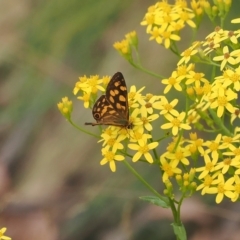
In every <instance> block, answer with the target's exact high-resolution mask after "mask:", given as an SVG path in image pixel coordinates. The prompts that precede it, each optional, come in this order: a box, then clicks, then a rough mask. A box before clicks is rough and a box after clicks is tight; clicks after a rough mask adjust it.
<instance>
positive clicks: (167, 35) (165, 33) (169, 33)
mask: <svg viewBox="0 0 240 240" xmlns="http://www.w3.org/2000/svg"><path fill="white" fill-rule="evenodd" d="M162 36H163V37H164V38H170V36H171V32H163V33H162Z"/></svg>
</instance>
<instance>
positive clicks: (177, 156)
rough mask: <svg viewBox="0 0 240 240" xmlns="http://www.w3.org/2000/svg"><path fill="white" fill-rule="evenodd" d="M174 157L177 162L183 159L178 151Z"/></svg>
mask: <svg viewBox="0 0 240 240" xmlns="http://www.w3.org/2000/svg"><path fill="white" fill-rule="evenodd" d="M175 157H176V159H178V160H181V159H182V158H183V153H182V152H181V151H178V152H176V153H175Z"/></svg>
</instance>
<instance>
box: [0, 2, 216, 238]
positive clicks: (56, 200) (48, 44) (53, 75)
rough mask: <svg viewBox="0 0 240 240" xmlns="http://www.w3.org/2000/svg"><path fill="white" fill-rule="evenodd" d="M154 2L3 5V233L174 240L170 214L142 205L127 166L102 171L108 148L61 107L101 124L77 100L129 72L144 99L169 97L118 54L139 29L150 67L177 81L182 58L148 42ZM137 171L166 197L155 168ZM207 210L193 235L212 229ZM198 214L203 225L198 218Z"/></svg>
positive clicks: (188, 216)
mask: <svg viewBox="0 0 240 240" xmlns="http://www.w3.org/2000/svg"><path fill="white" fill-rule="evenodd" d="M154 3H155V1H144V0H132V1H129V0H112V1H109V0H98V1H93V0H88V1H87V0H69V1H63V0H58V1H57V0H49V1H46V0H42V1H37V0H36V1H26V0H21V1H13V0H2V1H0V26H1V35H0V42H1V45H0V84H1V87H0V92H1V94H0V109H1V114H0V131H1V135H0V136H1V138H0V140H1V146H0V194H1V215H0V228H1V227H7V228H8V231H7V234H6V235H7V236H11V237H12V239H14V240H30V239H31V240H32V239H34V240H42V239H44V240H58V239H59V240H78V239H84V240H85V239H86V240H87V239H90V240H91V239H93V240H95V239H96V240H97V239H98V240H125V239H136V240H141V239H153V240H155V239H168V240H171V239H175V238H174V236H173V234H172V229H171V226H170V225H169V223H170V222H171V213H170V212H169V211H166V210H163V209H159V208H157V207H155V206H151V205H148V204H146V203H144V202H142V201H140V200H139V198H138V197H139V196H143V195H149V192H148V191H147V190H146V189H145V187H144V186H142V185H141V184H140V183H138V181H137V180H136V179H135V178H134V177H133V176H132V175H131V174H130V173H129V172H127V170H126V169H125V167H124V165H123V164H118V165H117V172H116V173H114V174H113V173H111V172H110V169H109V168H108V166H107V165H105V166H104V167H101V166H100V165H99V161H100V160H101V158H102V156H101V151H100V149H101V148H100V147H101V146H100V144H98V143H97V142H96V140H95V139H92V138H91V137H89V136H86V135H84V134H83V133H81V132H79V131H77V130H76V129H74V128H73V127H72V126H71V125H70V124H68V123H67V122H66V121H65V119H64V118H63V117H62V116H61V115H60V113H59V111H58V109H57V103H58V102H59V101H60V100H61V98H62V97H64V96H68V97H69V98H70V99H72V100H73V102H74V111H73V119H74V121H75V123H77V124H78V125H80V126H83V124H84V122H86V121H88V122H89V121H92V115H91V111H89V110H86V109H84V108H83V105H82V103H81V102H79V101H78V100H76V98H75V97H74V96H73V94H72V89H73V87H74V84H75V82H76V81H78V77H79V76H83V75H84V74H86V75H95V74H99V75H100V76H103V75H113V74H114V73H115V72H117V71H121V72H122V73H123V74H124V76H125V79H126V81H127V84H128V85H129V86H130V85H133V84H134V85H136V86H137V87H138V88H139V87H142V86H143V85H145V86H146V89H147V90H146V91H145V93H148V92H151V91H153V90H154V93H158V90H159V93H160V92H161V89H160V85H159V80H156V79H154V78H153V77H150V76H148V75H146V74H144V73H141V72H139V71H138V70H136V69H134V68H132V67H131V66H130V65H129V64H128V63H127V62H126V61H125V60H124V59H123V58H121V57H120V56H119V55H118V53H117V52H116V51H115V50H114V49H113V47H112V44H113V43H114V42H115V41H120V40H122V39H123V38H124V35H125V34H126V33H128V32H130V31H132V30H136V31H137V32H138V35H139V37H140V39H141V40H140V42H141V43H140V52H141V54H142V56H143V63H144V66H145V67H146V68H149V69H150V70H153V71H156V72H157V73H161V74H163V75H165V76H168V75H169V74H170V73H171V71H172V70H173V67H172V66H175V65H174V64H175V63H176V61H177V59H176V58H174V56H172V54H170V53H169V51H166V50H164V49H163V48H162V47H160V46H159V45H157V44H155V42H149V41H148V38H149V36H147V35H146V34H145V28H144V27H141V26H140V22H141V20H142V18H143V16H144V14H145V12H146V10H147V8H148V7H149V6H150V5H152V4H154ZM209 29H211V28H210V26H209ZM202 31H203V32H204V31H208V29H207V28H206V29H203V30H202ZM186 45H187V43H186ZM168 66H169V67H168ZM174 68H175V67H174ZM156 89H157V90H156ZM89 128H90V130H92V131H97V129H96V128H91V127H89ZM136 167H137V168H138V170H139V171H140V172H141V173H142V174H143V176H144V177H146V178H148V179H149V182H150V183H151V184H152V185H153V186H155V187H156V189H158V190H159V191H161V186H160V184H159V183H160V176H159V174H158V171H157V170H156V169H154V168H153V167H151V166H147V167H146V166H145V165H144V164H141V163H139V164H138V166H136ZM155 173H156V174H155ZM189 209H194V210H190V211H189ZM199 209H200V210H199ZM198 211H200V212H199V213H198ZM207 212H208V210H206V209H205V206H204V205H202V203H200V202H196V201H190V202H188V207H186V208H184V209H183V219H184V220H186V221H187V222H189V223H192V224H190V225H189V229H194V228H195V227H194V226H195V225H196V226H197V224H199V225H201V226H202V225H203V226H205V225H204V224H210V219H208V220H207V221H206V220H205V219H204V217H203V216H205V214H207ZM196 215H198V216H201V217H202V218H201V217H199V218H198V220H196V221H194V220H192V219H194V218H195V217H196ZM194 224H195V225H194ZM193 225H194V226H193ZM187 226H188V225H187ZM195 239H198V238H195ZM199 239H200V238H199ZM201 239H205V238H201ZM206 239H207V238H206Z"/></svg>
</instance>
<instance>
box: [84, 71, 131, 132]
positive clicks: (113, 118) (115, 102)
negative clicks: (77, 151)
mask: <svg viewBox="0 0 240 240" xmlns="http://www.w3.org/2000/svg"><path fill="white" fill-rule="evenodd" d="M92 114H93V117H94V119H95V120H96V123H85V125H92V126H95V125H111V126H117V127H125V128H132V124H131V123H130V121H129V107H128V92H127V86H126V82H125V80H124V77H123V75H122V73H120V72H117V73H115V74H114V75H113V77H112V78H111V80H110V82H109V83H108V86H107V89H106V94H105V95H102V96H101V97H99V99H98V100H97V101H96V103H95V104H94V106H93V109H92Z"/></svg>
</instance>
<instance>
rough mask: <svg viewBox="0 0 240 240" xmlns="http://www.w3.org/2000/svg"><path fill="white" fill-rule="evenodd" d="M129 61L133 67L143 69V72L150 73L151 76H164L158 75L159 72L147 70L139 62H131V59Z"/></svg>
mask: <svg viewBox="0 0 240 240" xmlns="http://www.w3.org/2000/svg"><path fill="white" fill-rule="evenodd" d="M129 63H130V64H131V65H132V66H133V67H135V68H137V69H139V70H141V71H143V72H145V73H147V74H149V75H151V76H153V77H157V78H165V77H164V76H162V75H159V74H156V73H154V72H151V71H149V70H148V69H146V68H144V67H142V66H141V65H140V64H136V63H134V62H132V61H131V62H130V61H129Z"/></svg>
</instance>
